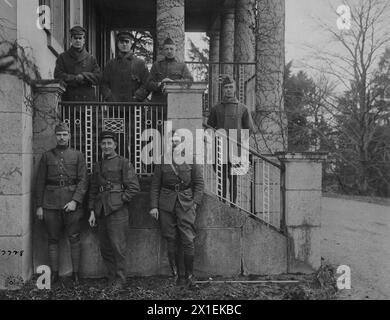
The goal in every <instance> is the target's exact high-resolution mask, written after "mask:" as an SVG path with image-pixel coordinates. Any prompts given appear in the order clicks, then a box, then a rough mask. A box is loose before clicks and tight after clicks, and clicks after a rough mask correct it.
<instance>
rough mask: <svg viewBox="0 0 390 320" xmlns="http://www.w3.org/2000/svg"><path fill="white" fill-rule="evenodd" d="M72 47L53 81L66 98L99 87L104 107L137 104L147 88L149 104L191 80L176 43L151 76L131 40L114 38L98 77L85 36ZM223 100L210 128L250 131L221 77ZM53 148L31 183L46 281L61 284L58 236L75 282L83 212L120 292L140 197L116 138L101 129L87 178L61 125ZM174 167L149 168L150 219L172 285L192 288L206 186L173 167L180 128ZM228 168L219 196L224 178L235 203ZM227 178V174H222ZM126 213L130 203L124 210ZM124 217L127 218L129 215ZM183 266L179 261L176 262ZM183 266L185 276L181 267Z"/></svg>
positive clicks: (197, 172)
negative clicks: (166, 88)
mask: <svg viewBox="0 0 390 320" xmlns="http://www.w3.org/2000/svg"><path fill="white" fill-rule="evenodd" d="M71 43H72V47H71V48H70V49H69V50H68V51H66V52H65V53H63V54H62V55H60V56H59V58H58V60H57V65H56V71H55V77H56V78H59V79H63V80H64V81H65V82H66V83H67V85H68V87H67V91H66V96H65V99H68V100H77V101H81V100H93V99H95V97H94V90H93V88H92V86H93V85H97V84H99V83H102V86H103V95H104V97H105V99H106V100H108V101H132V100H137V101H140V100H142V99H145V98H146V94H147V93H148V90H149V89H150V90H151V91H152V92H153V97H154V98H152V100H153V99H155V101H156V100H159V101H161V99H165V97H164V95H163V91H162V89H163V84H164V82H166V81H172V80H179V79H182V80H183V79H184V80H186V79H187V80H189V81H192V76H191V74H190V72H189V71H188V69H187V67H186V66H185V64H183V63H179V62H177V61H176V59H175V56H174V54H175V44H174V43H173V42H172V40H171V39H167V40H166V41H165V43H164V52H165V53H166V55H165V59H164V60H161V61H158V62H156V63H155V64H154V65H153V67H152V69H151V71H150V73H149V72H148V69H147V68H146V66H145V64H144V62H143V61H142V60H141V59H138V58H136V57H135V56H134V54H133V52H132V50H131V35H130V34H129V33H127V32H122V33H120V34H119V35H118V48H119V54H118V57H117V58H115V59H113V60H111V61H110V62H109V63H108V65H107V66H106V69H105V70H104V72H103V79H102V80H101V79H100V69H99V67H98V65H97V63H96V60H95V59H94V58H93V57H92V56H90V55H89V54H88V53H87V52H86V50H85V30H84V29H83V28H81V27H74V28H72V30H71ZM222 87H223V99H222V101H221V103H219V104H217V105H216V106H215V107H214V108H212V110H211V113H210V116H209V119H208V124H209V125H210V126H212V127H213V128H215V129H220V128H223V129H249V130H253V124H252V118H251V115H250V112H249V111H248V109H247V108H246V107H245V106H244V105H243V104H241V103H239V102H238V100H237V98H236V94H235V90H236V87H235V82H234V80H233V79H232V78H231V77H229V76H227V77H225V78H224V80H223V83H222ZM55 136H56V141H57V145H56V147H55V148H53V149H52V150H50V151H47V152H45V153H43V155H42V158H41V160H40V163H39V169H38V173H37V180H36V205H37V210H36V215H37V217H38V219H39V220H42V221H43V222H44V225H45V227H46V231H47V234H48V256H49V262H50V268H51V272H52V276H51V281H52V283H53V284H54V283H56V282H58V281H59V240H60V238H61V235H62V232H63V231H65V234H66V236H67V238H68V240H69V243H70V252H71V261H72V268H73V272H72V279H73V281H74V283H75V284H77V283H79V266H80V256H81V241H80V235H81V227H80V223H81V219H82V217H83V215H84V212H85V205H84V204H86V205H87V207H88V213H89V219H88V221H89V225H90V226H91V227H92V228H94V227H97V228H98V235H99V245H100V251H101V256H102V258H103V261H104V264H105V266H106V268H107V273H108V274H107V280H108V285H109V286H110V287H112V288H114V289H121V288H123V287H124V285H125V283H126V253H127V238H128V231H129V213H130V214H131V210H129V203H130V202H131V201H132V200H133V198H134V197H137V193H138V192H139V191H140V185H139V182H138V178H137V176H136V175H135V171H134V168H133V165H132V164H131V162H130V161H129V160H128V159H125V158H124V157H121V156H120V155H118V154H117V136H116V134H115V133H113V132H109V131H103V132H101V134H100V141H99V145H100V148H101V150H102V159H101V160H100V161H98V162H97V163H96V164H95V165H94V168H93V174H92V176H88V174H87V169H86V163H85V159H84V156H83V154H82V153H80V152H79V151H76V150H73V149H71V148H70V147H69V141H70V138H71V133H70V130H69V127H68V126H67V124H65V123H60V124H58V125H57V126H56V128H55ZM171 142H172V147H171V149H169V148H168V150H167V152H171V153H172V154H171V155H172V157H169V158H171V159H173V161H172V163H162V164H157V165H156V166H155V171H154V176H153V180H152V183H151V189H150V211H149V214H150V216H151V217H153V218H154V219H156V220H158V221H159V223H160V227H161V232H162V235H163V237H164V238H165V239H166V241H167V249H168V250H167V251H168V261H169V265H170V267H171V271H172V275H173V277H174V281H175V282H176V284H178V285H180V286H181V285H185V286H187V287H189V288H192V287H194V286H196V285H195V281H194V274H193V273H194V272H193V269H194V268H193V266H194V239H195V236H196V230H195V218H196V212H197V209H198V207H199V206H200V205H201V203H202V197H203V190H204V181H203V176H202V168H201V166H200V165H199V164H196V163H195V161H194V162H193V163H180V164H179V163H176V162H175V159H176V158H177V157H176V156H177V155H178V152H181V151H178V150H181V149H180V148H178V146H179V145H180V144H181V142H182V136H181V135H180V130H174V131H173V135H172V141H171ZM230 169H231V168H230V167H229V165H224V177H223V178H224V186H225V187H224V190H223V192H224V197H226V193H227V190H226V185H227V181H226V178H227V179H228V180H229V182H230V186H231V190H230V196H231V201H233V202H235V199H236V197H237V186H236V185H237V181H236V179H235V178H234V176H233V175H232V174H231V170H230ZM225 174H226V175H225ZM85 199H88V200H87V201H86V200H85ZM130 207H131V205H130ZM129 211H130V212H129ZM181 260H182V261H181ZM181 262H184V263H183V264H184V274H183V273H182V270H181V267H180V266H181V265H182V263H181Z"/></svg>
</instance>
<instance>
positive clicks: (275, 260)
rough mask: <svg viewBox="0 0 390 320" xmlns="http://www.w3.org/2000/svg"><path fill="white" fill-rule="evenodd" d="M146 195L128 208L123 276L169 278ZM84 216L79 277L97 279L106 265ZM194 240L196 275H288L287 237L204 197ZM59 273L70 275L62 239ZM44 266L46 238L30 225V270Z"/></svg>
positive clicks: (163, 247) (39, 227)
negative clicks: (32, 237)
mask: <svg viewBox="0 0 390 320" xmlns="http://www.w3.org/2000/svg"><path fill="white" fill-rule="evenodd" d="M148 203H149V193H147V192H141V193H139V194H138V196H137V197H136V199H134V201H133V202H132V203H131V204H130V206H129V214H130V221H129V239H128V244H127V248H128V257H127V263H128V268H127V270H128V275H129V276H151V275H168V274H169V265H168V260H167V257H166V243H165V241H164V239H162V237H161V233H160V228H159V225H158V223H157V222H156V221H155V220H153V219H152V218H151V217H150V216H149V214H148V210H149V208H148ZM87 219H88V217H87V215H85V216H84V218H83V232H82V259H81V273H82V276H84V277H92V278H100V277H102V276H104V275H105V266H104V264H103V261H102V259H101V256H100V250H99V246H98V238H97V230H96V229H91V228H90V227H89V226H88V222H87ZM196 228H197V237H196V240H195V255H196V256H195V266H194V268H195V273H196V275H197V276H201V277H202V276H204V277H205V276H216V275H221V276H236V275H240V274H242V273H244V274H262V275H264V274H282V273H286V272H287V248H286V244H287V243H286V238H285V237H284V236H283V235H281V234H280V233H278V232H276V231H275V230H273V229H270V228H269V227H266V226H265V225H263V224H261V223H259V222H256V221H254V220H252V219H251V218H248V217H246V216H244V215H243V214H242V213H239V212H238V211H237V210H235V209H231V208H230V207H227V206H226V205H224V204H221V203H220V202H219V201H218V200H217V199H216V198H215V197H214V196H212V195H208V194H205V196H204V201H203V204H202V206H201V207H199V209H198V213H197V219H196ZM61 249H62V250H61V251H62V252H61V257H60V261H61V266H60V273H61V274H63V275H64V274H68V273H70V272H71V271H72V269H71V262H70V251H69V246H68V243H67V240H65V239H63V240H62V241H61ZM42 264H48V257H47V235H46V231H45V229H44V227H43V224H42V222H40V221H36V223H35V225H34V268H35V269H36V268H37V267H38V266H39V265H42Z"/></svg>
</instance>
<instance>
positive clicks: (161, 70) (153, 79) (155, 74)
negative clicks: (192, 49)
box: [148, 38, 194, 103]
mask: <svg viewBox="0 0 390 320" xmlns="http://www.w3.org/2000/svg"><path fill="white" fill-rule="evenodd" d="M163 53H164V56H165V57H164V58H163V59H161V60H158V61H157V62H155V63H154V64H153V66H152V69H151V70H150V76H149V79H148V89H149V90H150V91H152V102H162V103H166V102H167V97H166V95H164V93H163V89H164V83H166V82H170V81H178V80H181V81H188V82H193V81H194V78H193V77H192V75H191V72H190V71H189V70H188V68H187V66H186V64H185V63H183V62H178V61H177V59H176V58H175V55H176V45H175V43H174V42H173V40H172V39H171V38H167V39H166V40H165V41H164V44H163Z"/></svg>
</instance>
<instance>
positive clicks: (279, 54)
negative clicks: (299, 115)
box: [254, 0, 287, 154]
mask: <svg viewBox="0 0 390 320" xmlns="http://www.w3.org/2000/svg"><path fill="white" fill-rule="evenodd" d="M257 5H258V10H259V16H258V19H257V20H258V21H257V28H256V115H255V117H254V118H255V119H254V121H255V125H256V127H257V129H258V130H259V132H258V137H257V142H258V145H259V147H258V149H259V151H260V152H261V153H266V154H267V153H274V152H276V151H285V150H286V149H287V118H286V115H285V112H284V99H283V80H284V79H283V78H284V65H285V54H284V50H285V49H284V41H285V39H284V29H285V3H284V0H257Z"/></svg>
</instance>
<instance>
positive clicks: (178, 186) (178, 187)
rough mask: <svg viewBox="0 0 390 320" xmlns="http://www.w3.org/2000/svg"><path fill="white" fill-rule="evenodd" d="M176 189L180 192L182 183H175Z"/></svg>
mask: <svg viewBox="0 0 390 320" xmlns="http://www.w3.org/2000/svg"><path fill="white" fill-rule="evenodd" d="M175 191H176V192H179V191H180V184H175Z"/></svg>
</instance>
